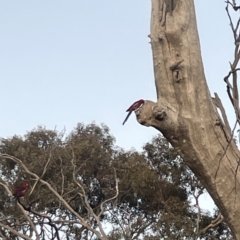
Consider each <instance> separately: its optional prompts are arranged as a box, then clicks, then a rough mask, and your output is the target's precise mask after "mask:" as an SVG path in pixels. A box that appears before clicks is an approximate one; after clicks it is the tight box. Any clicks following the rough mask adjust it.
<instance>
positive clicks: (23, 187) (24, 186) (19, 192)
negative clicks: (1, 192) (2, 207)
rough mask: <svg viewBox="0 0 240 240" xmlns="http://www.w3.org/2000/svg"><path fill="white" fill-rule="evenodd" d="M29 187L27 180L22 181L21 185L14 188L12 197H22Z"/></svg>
mask: <svg viewBox="0 0 240 240" xmlns="http://www.w3.org/2000/svg"><path fill="white" fill-rule="evenodd" d="M28 188H29V183H28V182H24V183H23V184H22V185H21V186H19V187H17V188H16V189H15V190H14V193H13V196H14V198H16V199H17V198H20V197H24V196H25V194H26V193H27V191H28Z"/></svg>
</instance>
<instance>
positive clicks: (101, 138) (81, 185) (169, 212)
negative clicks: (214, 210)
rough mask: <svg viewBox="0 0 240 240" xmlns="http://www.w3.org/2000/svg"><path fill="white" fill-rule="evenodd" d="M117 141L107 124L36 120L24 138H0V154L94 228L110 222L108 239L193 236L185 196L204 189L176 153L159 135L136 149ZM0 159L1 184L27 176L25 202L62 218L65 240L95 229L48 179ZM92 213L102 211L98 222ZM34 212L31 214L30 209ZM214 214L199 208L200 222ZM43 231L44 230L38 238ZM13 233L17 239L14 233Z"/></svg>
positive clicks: (7, 207)
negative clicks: (66, 127) (48, 125)
mask: <svg viewBox="0 0 240 240" xmlns="http://www.w3.org/2000/svg"><path fill="white" fill-rule="evenodd" d="M114 143H115V139H114V137H113V136H112V135H111V134H110V132H109V128H108V127H107V126H105V125H101V126H97V125H95V124H89V125H84V124H81V123H79V124H78V125H77V126H76V128H75V129H74V130H73V131H72V132H71V133H70V134H69V135H66V134H65V133H64V132H61V133H58V132H57V131H52V130H47V129H45V128H43V127H38V128H37V129H34V130H32V131H31V132H28V133H27V134H26V135H25V136H24V137H19V136H14V137H12V138H9V139H1V142H0V153H1V154H8V155H11V156H13V157H16V158H18V159H20V160H21V161H22V162H23V164H24V165H25V166H26V167H27V169H28V170H29V172H31V173H34V174H37V175H38V176H39V177H40V179H42V180H44V181H45V182H47V183H49V184H50V185H51V187H52V188H53V189H54V191H56V192H57V193H58V194H59V195H60V196H61V197H62V198H63V199H64V200H65V201H66V202H67V204H69V206H70V207H72V208H73V210H74V211H75V213H76V214H79V215H80V216H81V217H82V219H83V220H84V221H86V222H87V223H88V224H89V226H91V227H92V229H97V227H98V226H99V224H101V223H105V224H107V223H108V224H111V227H112V231H110V232H109V233H108V239H121V238H122V237H123V238H124V239H138V238H139V237H140V236H144V239H155V238H156V239H159V238H163V239H164V238H166V239H183V238H184V237H186V238H189V239H194V238H195V237H196V236H197V233H196V219H197V213H196V211H195V210H193V209H192V208H191V204H190V202H189V197H190V195H191V194H193V192H194V191H197V190H198V191H203V187H202V186H201V184H200V182H199V181H198V180H197V179H196V178H195V176H194V175H193V173H192V172H191V171H190V169H189V168H188V167H187V166H186V165H185V164H184V162H183V160H182V159H181V158H180V156H179V155H178V154H177V152H176V151H175V150H174V149H173V148H172V147H171V146H170V144H169V143H168V142H167V141H166V139H164V138H163V137H162V136H160V135H159V136H157V137H155V138H153V139H152V141H151V142H149V143H147V144H145V146H144V147H143V152H141V153H139V152H136V151H124V150H123V149H121V148H118V147H117V146H115V145H114ZM0 160H1V164H0V172H1V179H0V181H1V183H3V184H6V185H7V186H8V187H9V188H10V189H11V190H13V189H14V188H15V187H16V186H18V185H19V184H21V182H23V181H25V180H27V181H29V182H30V185H31V189H30V191H29V193H28V194H27V195H26V196H25V197H24V198H23V199H22V200H21V202H22V203H23V204H24V205H25V206H29V207H31V209H32V210H34V211H36V212H39V213H42V214H47V216H48V217H50V218H51V219H58V220H59V219H60V220H61V221H60V220H59V222H58V226H59V224H60V225H62V227H60V228H59V229H60V230H59V231H60V232H62V233H61V234H65V236H68V239H83V238H87V236H89V235H91V234H93V233H92V232H91V231H89V229H88V228H86V227H85V226H83V225H82V224H79V223H81V222H80V221H79V219H78V217H77V216H76V214H74V213H73V212H72V211H70V210H69V209H68V208H67V207H66V205H65V204H64V203H63V202H62V201H61V200H60V199H59V197H58V196H57V195H56V194H55V193H54V192H53V191H51V189H50V188H49V187H48V185H46V184H45V183H44V182H41V181H39V180H38V179H36V178H35V177H34V176H33V175H31V174H29V173H27V172H26V171H25V170H24V169H23V168H22V166H21V165H19V164H17V163H16V162H14V161H12V160H10V159H7V158H6V157H1V159H0ZM115 174H116V175H117V178H118V179H119V184H118V189H119V192H118V194H117V196H116V197H115V198H114V196H115V195H116V182H117V179H116V175H115ZM0 194H1V196H2V197H1V200H0V210H1V212H2V215H3V216H5V217H7V218H8V221H7V222H6V221H5V224H6V225H10V226H11V227H13V228H14V229H17V230H18V231H20V230H22V231H23V229H27V230H31V226H30V224H29V221H28V220H27V219H26V218H25V217H23V212H22V211H21V210H20V208H19V207H18V206H17V205H16V204H15V203H14V202H13V201H11V200H10V198H11V197H10V196H9V194H8V193H7V191H6V190H5V189H4V188H3V187H1V188H0ZM110 198H111V199H112V200H111V201H108V202H106V203H105V204H104V205H102V207H103V209H104V210H103V212H102V213H101V203H102V202H103V201H106V200H108V199H110ZM88 204H89V205H88ZM91 211H92V212H91ZM94 214H96V215H99V216H100V218H99V220H100V222H98V221H97V219H96V217H94ZM31 217H32V218H33V219H34V213H33V212H32V213H31ZM35 218H36V216H35ZM40 218H41V217H40ZM40 218H39V219H40ZM64 219H65V220H66V221H68V223H67V224H66V223H64ZM213 219H214V218H213V217H211V216H210V215H208V214H205V215H201V221H200V222H199V226H200V229H203V228H205V227H206V226H207V225H208V224H209V223H211V221H212V220H213ZM83 220H81V221H83ZM42 222H43V220H39V221H38V223H37V224H39V225H40V226H41V224H43V223H42ZM76 222H77V223H78V224H76ZM23 226H24V227H23ZM66 226H67V227H66ZM27 230H26V231H27ZM45 231H47V230H45ZM23 232H24V231H23ZM30 232H31V231H30ZM44 233H45V232H44V231H43V230H42V232H41V234H42V235H41V237H43V236H44ZM0 234H2V236H5V237H7V236H10V235H11V234H12V233H10V232H9V231H8V230H7V229H4V228H2V230H1V231H0ZM209 236H215V237H216V236H217V237H219V239H224V236H228V237H229V238H228V239H230V237H231V235H230V233H229V229H228V228H227V226H226V224H225V223H221V224H220V225H218V226H217V228H214V229H210V230H208V231H207V232H206V233H205V232H204V233H202V235H201V236H200V237H204V238H207V237H209ZM221 237H222V238H221ZM11 239H16V238H15V237H14V235H11Z"/></svg>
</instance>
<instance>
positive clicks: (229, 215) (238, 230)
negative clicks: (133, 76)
mask: <svg viewBox="0 0 240 240" xmlns="http://www.w3.org/2000/svg"><path fill="white" fill-rule="evenodd" d="M149 37H150V39H151V45H152V51H153V64H154V74H155V84H156V90H157V98H158V99H157V102H156V103H154V102H151V101H146V102H145V104H144V105H143V107H142V108H140V109H139V110H138V111H137V112H136V114H137V118H138V121H139V123H141V124H143V125H145V126H152V127H154V128H156V129H158V130H159V131H160V132H162V134H163V135H164V136H165V137H166V138H167V139H168V140H169V141H170V143H171V144H172V145H173V147H174V148H175V149H177V151H178V152H179V154H180V155H181V156H182V157H183V159H184V160H185V161H186V163H187V164H188V166H189V167H190V168H191V169H192V170H193V172H194V173H195V174H196V176H197V177H198V178H199V179H200V180H201V181H202V183H203V185H204V186H205V187H206V189H207V190H208V192H209V193H210V195H211V197H212V198H213V200H214V201H215V203H216V205H217V206H218V207H219V209H220V211H221V213H222V215H223V216H224V220H225V221H226V222H227V223H228V224H229V227H230V228H231V230H232V233H233V235H234V237H235V238H236V239H240V224H239V216H240V201H239V199H240V184H239V181H240V175H239V171H238V165H239V157H240V153H239V150H238V148H237V146H236V144H235V142H234V141H233V138H232V134H231V132H230V127H229V124H228V123H227V119H226V116H224V114H225V112H224V109H223V107H222V104H221V101H220V99H219V98H218V97H217V95H215V98H211V96H210V93H209V89H208V86H207V83H206V79H205V75H204V69H203V64H202V59H201V51H200V44H199V38H198V32H197V24H196V16H195V10H194V2H193V0H152V18H151V33H150V35H149ZM217 107H218V108H219V109H220V111H222V116H221V117H220V115H219V113H218V111H217ZM222 119H223V120H222Z"/></svg>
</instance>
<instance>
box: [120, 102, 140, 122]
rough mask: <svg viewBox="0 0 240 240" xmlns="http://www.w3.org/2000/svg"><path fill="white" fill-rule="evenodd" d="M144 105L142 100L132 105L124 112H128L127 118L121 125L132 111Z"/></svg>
mask: <svg viewBox="0 0 240 240" xmlns="http://www.w3.org/2000/svg"><path fill="white" fill-rule="evenodd" d="M143 104H144V100H143V99H140V100H138V101H136V102H135V103H133V104H132V105H131V106H130V107H129V108H128V109H127V111H126V112H129V113H128V115H127V117H126V118H125V120H124V122H123V125H124V123H125V122H126V121H127V120H128V118H129V116H130V115H131V113H132V112H133V111H136V110H137V109H138V108H140V107H141V106H142V105H143Z"/></svg>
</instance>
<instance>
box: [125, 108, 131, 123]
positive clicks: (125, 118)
mask: <svg viewBox="0 0 240 240" xmlns="http://www.w3.org/2000/svg"><path fill="white" fill-rule="evenodd" d="M131 113H132V111H130V112H129V113H128V115H127V116H126V118H125V120H124V121H123V125H124V123H125V122H126V121H127V120H128V118H129V116H130V115H131Z"/></svg>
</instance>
